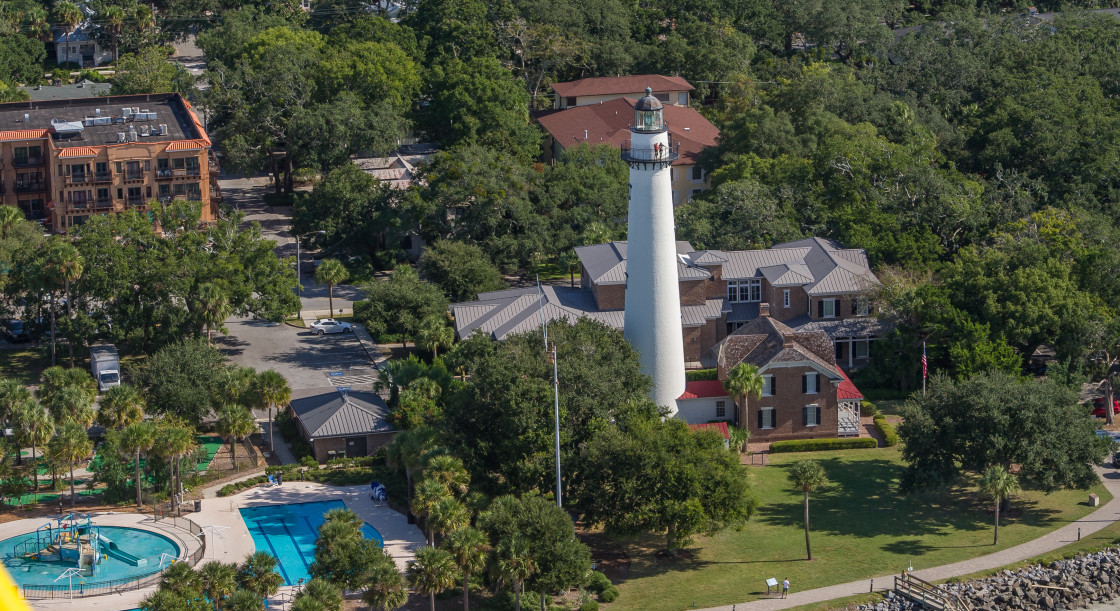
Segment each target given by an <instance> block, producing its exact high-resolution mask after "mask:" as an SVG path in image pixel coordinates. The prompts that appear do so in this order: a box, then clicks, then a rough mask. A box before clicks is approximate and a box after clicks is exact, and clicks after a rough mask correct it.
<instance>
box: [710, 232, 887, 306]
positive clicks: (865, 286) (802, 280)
mask: <svg viewBox="0 0 1120 611" xmlns="http://www.w3.org/2000/svg"><path fill="white" fill-rule="evenodd" d="M689 257H690V258H691V260H692V261H693V263H695V264H696V265H720V264H721V260H723V261H726V262H723V263H722V265H723V274H722V275H723V278H724V279H725V280H743V279H746V278H759V277H764V278H766V280H767V281H769V282H770V284H771V285H772V286H803V287H805V291H806V292H807V293H808V294H809V295H843V294H853V293H863V292H866V291H868V290H869V289H871V288H873V287H874V286H875V285H877V284H879V279H878V278H876V277H875V274H873V273H872V272H871V269H870V267H869V266H868V263H867V253H865V252H864V251H863V250H862V249H859V248H843V247H842V246H841V245H840V244H839V243H838V242H836V241H834V240H826V239H824V238H805V239H803V240H797V241H795V242H786V243H784V244H776V245H774V247H772V248H769V249H767V250H737V251H726V252H725V251H700V252H694V253H690V254H689Z"/></svg>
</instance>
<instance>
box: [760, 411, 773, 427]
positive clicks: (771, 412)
mask: <svg viewBox="0 0 1120 611" xmlns="http://www.w3.org/2000/svg"><path fill="white" fill-rule="evenodd" d="M760 409H761V410H762V413H763V415H762V422H763V426H762V427H761V428H762V430H770V429H772V428H774V425H775V424H777V423H776V422H774V408H772V407H763V408H760ZM766 412H770V417H769V420H770V426H765V423H766V420H767V417H766Z"/></svg>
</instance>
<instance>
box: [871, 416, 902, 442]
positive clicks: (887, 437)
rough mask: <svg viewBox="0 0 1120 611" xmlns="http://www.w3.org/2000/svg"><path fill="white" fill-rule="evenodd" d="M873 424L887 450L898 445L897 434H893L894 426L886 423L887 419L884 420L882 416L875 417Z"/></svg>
mask: <svg viewBox="0 0 1120 611" xmlns="http://www.w3.org/2000/svg"><path fill="white" fill-rule="evenodd" d="M873 422H874V423H875V428H876V429H877V430H878V431H879V434H880V435H882V436H883V443H885V444H887V447H888V448H889V447H891V446H895V445H898V433H896V432H895V430H894V426H892V425H891V423H889V422H887V419H886V418H884V417H883V415H882V414H878V415H876V416H875V418H874V419H873Z"/></svg>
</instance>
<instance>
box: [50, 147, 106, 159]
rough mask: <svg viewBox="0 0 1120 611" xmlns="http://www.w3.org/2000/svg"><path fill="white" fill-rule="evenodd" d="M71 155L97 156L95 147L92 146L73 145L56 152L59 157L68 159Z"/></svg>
mask: <svg viewBox="0 0 1120 611" xmlns="http://www.w3.org/2000/svg"><path fill="white" fill-rule="evenodd" d="M71 157H97V149H95V148H93V147H92V146H74V147H71V148H66V149H62V150H61V151H59V153H58V158H59V159H70V158H71Z"/></svg>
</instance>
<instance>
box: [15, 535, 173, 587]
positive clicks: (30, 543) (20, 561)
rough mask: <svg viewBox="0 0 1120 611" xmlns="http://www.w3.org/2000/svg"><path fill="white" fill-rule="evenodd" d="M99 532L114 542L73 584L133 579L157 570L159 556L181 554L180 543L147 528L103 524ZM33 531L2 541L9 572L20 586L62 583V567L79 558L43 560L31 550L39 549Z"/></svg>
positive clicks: (74, 564) (92, 583)
mask: <svg viewBox="0 0 1120 611" xmlns="http://www.w3.org/2000/svg"><path fill="white" fill-rule="evenodd" d="M98 532H99V536H100V537H102V538H103V539H104V541H106V542H111V543H112V548H109V547H108V546H106V547H105V549H104V551H105V554H104V557H103V558H102V561H101V562H100V563H99V564H98V565H97V566H96V567H95V568H94V569H93V571H92V573H91V572H90V570H89V569H88V568H87V569H86V572H85V574H83V575H82V576H81V577H75V580H74V587H75V589H77V588H78V587H79V586H81V585H84V586H93V585H94V584H97V583H100V582H103V581H105V582H107V581H113V580H120V579H132V578H137V577H143V576H144V575H150V574H152V573H156V572H158V571H159V569H160V560H161V559H162V558H163V557H164V556H165V555H166V556H170V557H171V558H176V557H178V556H179V546H178V545H176V544H175V542H174V541H172V540H171V539H169V538H167V537H165V536H163V535H161V534H159V533H154V532H151V531H148V530H140V529H137V528H126V527H122V526H100V527H98ZM36 538H37V537H36V534H35V533H34V532H31V533H27V534H24V535H19V536H18V537H12V538H10V539H4V540H3V541H0V559H2V561H3V563H4V566H5V567H7V569H8V574H9V575H11V576H12V579H13V580H14V581H15V582H16V583H17V584H18V585H21V586H46V585H59V584H61V583H63V582H56V581H55V579H56V578H57V577H58V575H59V574H60V573H62V571H63V570H65V569H66V568H69V567H73V566H76V565H77V563H76V561H71V562H69V563H67V562H62V561H53V562H48V561H40V560H36V559H35V558H33V557H31V555H30V554H29V552H35V551H39V550H37V549H35V548H38V547H41V546H39V545H37V544H36Z"/></svg>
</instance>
